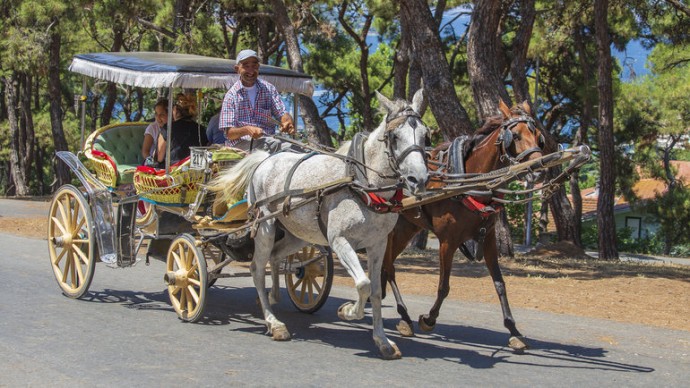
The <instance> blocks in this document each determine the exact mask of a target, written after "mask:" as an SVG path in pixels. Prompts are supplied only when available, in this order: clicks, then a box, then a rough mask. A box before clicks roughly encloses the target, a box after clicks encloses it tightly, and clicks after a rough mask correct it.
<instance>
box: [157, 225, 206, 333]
mask: <svg viewBox="0 0 690 388" xmlns="http://www.w3.org/2000/svg"><path fill="white" fill-rule="evenodd" d="M166 267H167V273H168V275H166V276H167V277H168V278H169V277H170V276H175V278H174V279H169V280H168V283H174V284H169V285H168V293H169V295H170V300H171V302H172V305H173V308H174V309H175V312H177V315H178V317H179V318H180V319H182V320H184V321H188V322H196V321H197V320H199V319H200V318H201V317H202V314H203V310H204V307H205V304H206V289H207V279H208V274H207V272H206V259H205V258H204V255H203V252H202V251H201V250H200V249H199V248H198V247H197V246H196V241H195V239H194V237H192V236H191V235H188V234H182V235H180V236H178V237H176V238H175V239H174V240H173V241H172V244H171V245H170V249H169V250H168V258H167V263H166Z"/></svg>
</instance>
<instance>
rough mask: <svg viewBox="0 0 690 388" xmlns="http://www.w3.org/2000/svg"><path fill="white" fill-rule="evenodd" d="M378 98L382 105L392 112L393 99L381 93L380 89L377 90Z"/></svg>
mask: <svg viewBox="0 0 690 388" xmlns="http://www.w3.org/2000/svg"><path fill="white" fill-rule="evenodd" d="M376 98H377V99H378V100H379V103H380V104H381V106H383V107H384V108H386V111H387V112H390V111H391V110H392V109H393V103H392V102H391V100H389V99H388V98H386V96H384V95H383V94H381V93H379V91H378V90H376Z"/></svg>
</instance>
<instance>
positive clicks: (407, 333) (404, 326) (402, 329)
mask: <svg viewBox="0 0 690 388" xmlns="http://www.w3.org/2000/svg"><path fill="white" fill-rule="evenodd" d="M395 328H396V329H398V333H400V335H401V336H403V337H414V330H412V326H411V325H410V324H409V323H407V322H405V321H400V322H398V324H397V325H395Z"/></svg>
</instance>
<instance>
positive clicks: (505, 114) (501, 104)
mask: <svg viewBox="0 0 690 388" xmlns="http://www.w3.org/2000/svg"><path fill="white" fill-rule="evenodd" d="M498 109H499V110H500V111H501V113H503V117H504V118H508V117H510V116H511V114H510V108H509V107H508V105H506V103H505V102H503V100H502V99H499V100H498Z"/></svg>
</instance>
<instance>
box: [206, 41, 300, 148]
mask: <svg viewBox="0 0 690 388" xmlns="http://www.w3.org/2000/svg"><path fill="white" fill-rule="evenodd" d="M235 61H236V65H235V71H236V72H237V74H239V76H240V79H239V80H238V81H237V82H235V84H234V85H232V87H230V90H228V92H227V93H226V94H225V98H224V99H223V105H222V107H221V111H220V123H219V125H218V128H219V130H221V131H223V133H224V134H225V137H226V139H227V141H226V142H225V144H226V145H228V146H231V147H236V148H241V149H244V150H249V149H250V147H251V148H264V149H268V148H274V147H273V144H271V143H272V141H271V140H272V139H268V138H267V137H264V135H273V134H274V133H275V131H276V126H277V125H278V126H280V131H281V132H286V133H288V134H292V133H294V132H295V126H294V123H293V121H292V117H291V116H290V115H289V114H288V113H287V111H286V110H285V104H283V101H282V100H281V99H280V95H279V94H278V91H277V90H276V88H275V86H273V85H271V84H270V83H268V82H266V81H264V80H260V79H259V78H258V76H259V58H258V56H257V55H256V52H255V51H254V50H242V51H240V53H239V54H238V55H237V59H236V60H235ZM278 120H280V121H278ZM252 140H253V142H252Z"/></svg>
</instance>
